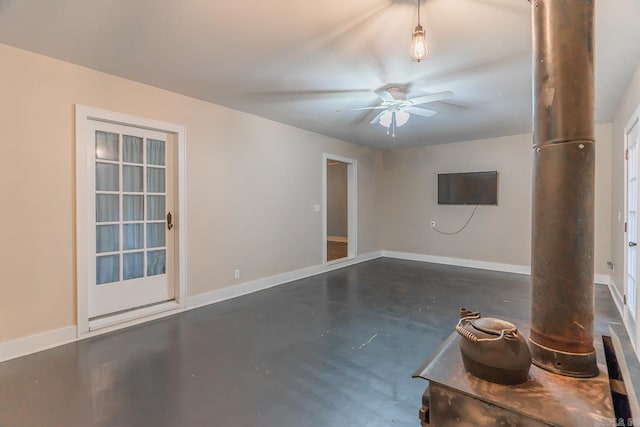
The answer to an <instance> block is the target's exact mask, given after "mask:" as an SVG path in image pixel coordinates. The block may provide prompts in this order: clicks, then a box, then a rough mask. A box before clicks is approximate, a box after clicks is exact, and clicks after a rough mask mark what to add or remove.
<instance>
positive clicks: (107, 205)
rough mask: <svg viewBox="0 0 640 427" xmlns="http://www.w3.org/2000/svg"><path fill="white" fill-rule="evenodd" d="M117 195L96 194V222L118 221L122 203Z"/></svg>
mask: <svg viewBox="0 0 640 427" xmlns="http://www.w3.org/2000/svg"><path fill="white" fill-rule="evenodd" d="M118 200H119V196H118V195H117V194H96V222H111V221H117V220H118V217H119V216H120V215H119V207H120V203H119V202H118Z"/></svg>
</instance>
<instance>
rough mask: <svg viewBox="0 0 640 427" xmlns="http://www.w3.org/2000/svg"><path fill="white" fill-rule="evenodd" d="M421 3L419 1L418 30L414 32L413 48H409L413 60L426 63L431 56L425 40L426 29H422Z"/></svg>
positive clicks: (412, 37)
mask: <svg viewBox="0 0 640 427" xmlns="http://www.w3.org/2000/svg"><path fill="white" fill-rule="evenodd" d="M420 1H421V0H418V25H416V29H415V30H413V35H412V36H411V46H410V48H409V54H410V55H411V60H413V61H416V62H420V61H424V60H425V59H427V55H428V54H429V49H428V48H427V41H426V40H425V38H424V29H423V28H422V25H420Z"/></svg>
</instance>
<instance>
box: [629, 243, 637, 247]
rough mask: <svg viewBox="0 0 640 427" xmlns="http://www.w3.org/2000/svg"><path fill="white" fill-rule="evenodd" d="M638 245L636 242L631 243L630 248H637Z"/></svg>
mask: <svg viewBox="0 0 640 427" xmlns="http://www.w3.org/2000/svg"><path fill="white" fill-rule="evenodd" d="M636 245H637V243H636V242H629V247H630V248H632V247H634V246H636Z"/></svg>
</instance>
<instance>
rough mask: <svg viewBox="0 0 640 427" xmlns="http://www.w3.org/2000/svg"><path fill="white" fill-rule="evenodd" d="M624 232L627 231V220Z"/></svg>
mask: <svg viewBox="0 0 640 427" xmlns="http://www.w3.org/2000/svg"><path fill="white" fill-rule="evenodd" d="M624 232H625V233H626V232H627V223H626V222H625V223H624Z"/></svg>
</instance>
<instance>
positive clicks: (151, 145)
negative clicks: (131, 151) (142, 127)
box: [147, 139, 164, 165]
mask: <svg viewBox="0 0 640 427" xmlns="http://www.w3.org/2000/svg"><path fill="white" fill-rule="evenodd" d="M147 163H148V164H150V165H164V141H158V140H157V139H147Z"/></svg>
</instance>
